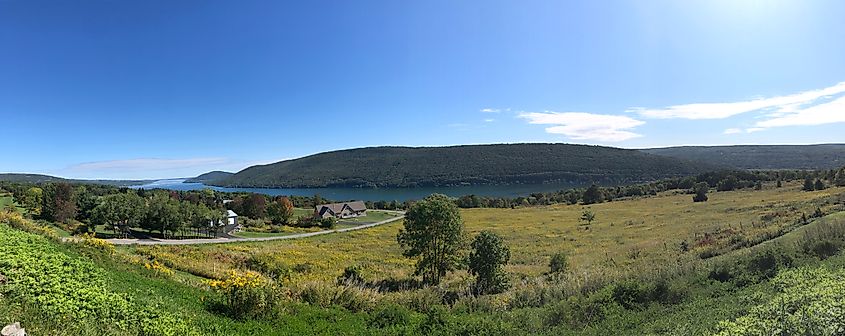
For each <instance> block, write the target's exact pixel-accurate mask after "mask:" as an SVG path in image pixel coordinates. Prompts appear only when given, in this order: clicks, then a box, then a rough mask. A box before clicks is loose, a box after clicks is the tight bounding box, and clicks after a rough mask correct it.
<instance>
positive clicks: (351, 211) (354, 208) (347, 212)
mask: <svg viewBox="0 0 845 336" xmlns="http://www.w3.org/2000/svg"><path fill="white" fill-rule="evenodd" d="M314 210H315V211H316V213H317V216H319V217H320V218H328V217H335V218H338V219H342V218H353V217H362V216H366V215H367V205H366V204H364V202H362V201H353V202H345V203H332V204H320V205H318V206H316V207H315V209H314Z"/></svg>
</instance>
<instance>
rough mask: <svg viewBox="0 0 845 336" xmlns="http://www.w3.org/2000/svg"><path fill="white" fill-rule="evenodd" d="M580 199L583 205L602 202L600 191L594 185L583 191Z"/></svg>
mask: <svg viewBox="0 0 845 336" xmlns="http://www.w3.org/2000/svg"><path fill="white" fill-rule="evenodd" d="M582 199H583V200H584V204H594V203H601V201H602V200H603V199H602V194H601V190H600V189H599V187H598V186H597V185H595V184H593V185H591V186H590V187H589V188H587V190H586V191H584V196H583V197H582Z"/></svg>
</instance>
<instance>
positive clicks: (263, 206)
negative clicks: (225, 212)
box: [240, 194, 267, 219]
mask: <svg viewBox="0 0 845 336" xmlns="http://www.w3.org/2000/svg"><path fill="white" fill-rule="evenodd" d="M241 207H242V210H241V211H243V213H242V214H240V215H244V216H247V217H249V218H254V219H257V218H263V217H264V216H266V215H267V198H266V197H265V196H264V195H261V194H249V196H247V197H245V198H244V199H243V205H242V206H241Z"/></svg>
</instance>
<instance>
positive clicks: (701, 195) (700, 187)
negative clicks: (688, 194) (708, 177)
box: [692, 182, 710, 202]
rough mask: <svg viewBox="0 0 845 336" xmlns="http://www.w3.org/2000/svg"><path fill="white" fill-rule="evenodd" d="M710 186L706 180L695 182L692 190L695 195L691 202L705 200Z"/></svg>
mask: <svg viewBox="0 0 845 336" xmlns="http://www.w3.org/2000/svg"><path fill="white" fill-rule="evenodd" d="M709 189H710V186H709V185H708V184H707V182H699V183H696V184H695V185H694V186H693V188H692V191H693V192H694V193H695V196H693V197H692V201H693V202H707V199H708V197H707V191H709Z"/></svg>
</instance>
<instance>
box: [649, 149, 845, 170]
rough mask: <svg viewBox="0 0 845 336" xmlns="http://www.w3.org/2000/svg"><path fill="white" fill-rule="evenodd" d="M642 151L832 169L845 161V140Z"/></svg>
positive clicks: (735, 163) (744, 165) (724, 162)
mask: <svg viewBox="0 0 845 336" xmlns="http://www.w3.org/2000/svg"><path fill="white" fill-rule="evenodd" d="M643 152H646V153H649V154H657V155H663V156H668V157H673V158H677V159H682V160H690V161H698V162H708V163H711V164H717V165H721V166H724V167H726V168H735V169H832V168H837V167H841V166H842V165H845V144H822V145H739V146H684V147H667V148H650V149H644V150H643Z"/></svg>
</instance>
